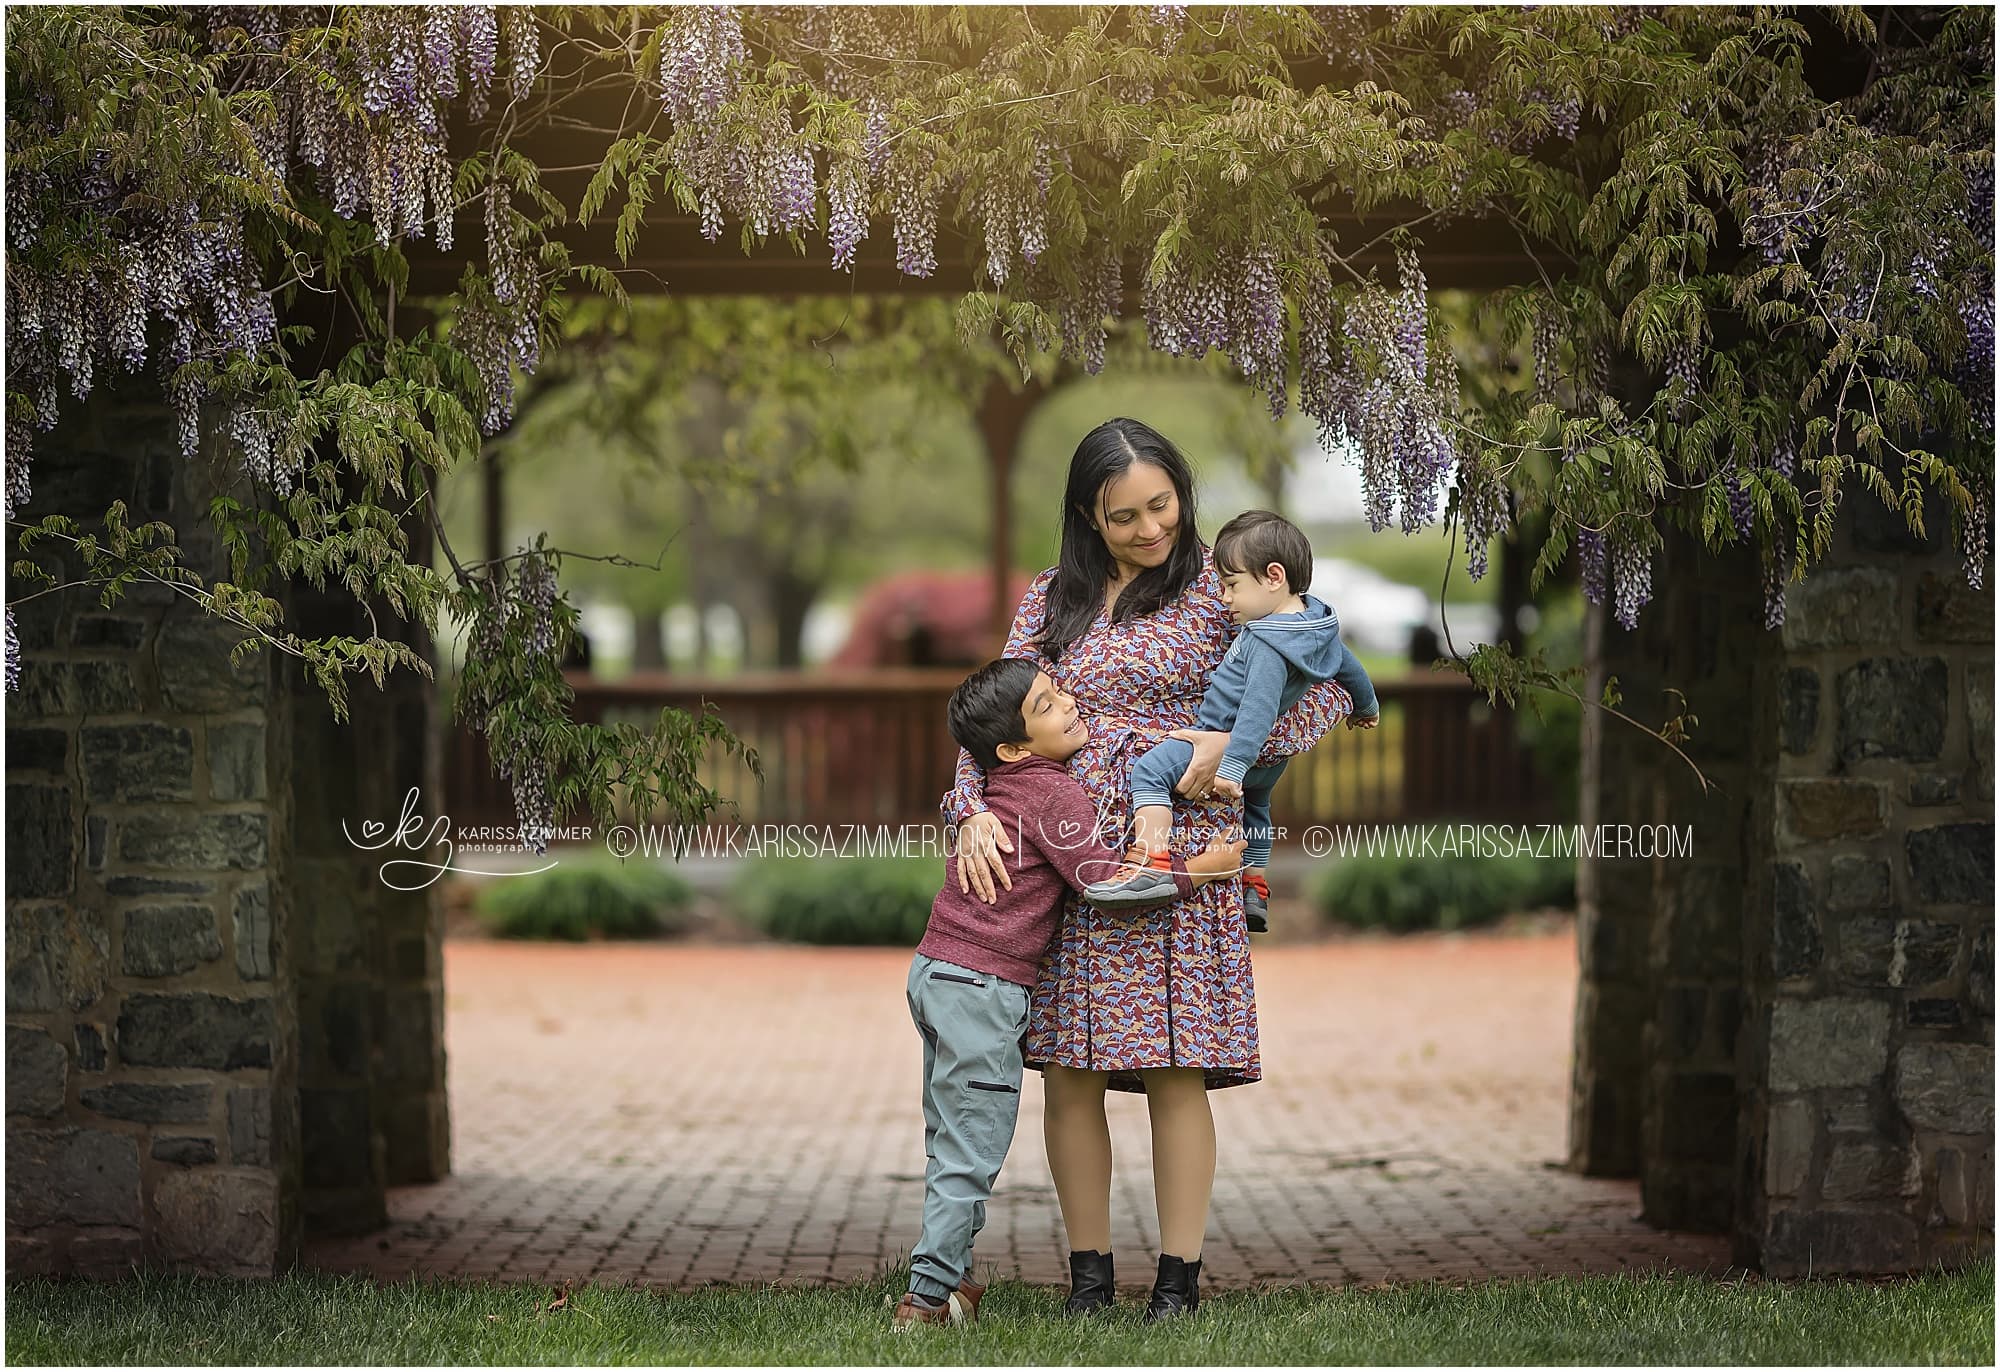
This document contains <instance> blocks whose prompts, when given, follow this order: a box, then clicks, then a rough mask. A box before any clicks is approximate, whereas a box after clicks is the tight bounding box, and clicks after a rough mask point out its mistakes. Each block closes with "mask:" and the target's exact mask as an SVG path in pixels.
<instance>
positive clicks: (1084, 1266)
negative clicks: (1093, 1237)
mask: <svg viewBox="0 0 2000 1372" xmlns="http://www.w3.org/2000/svg"><path fill="white" fill-rule="evenodd" d="M1116 1294H1117V1292H1116V1289H1115V1288H1114V1287H1113V1286H1112V1284H1111V1255H1110V1254H1109V1253H1100V1252H1098V1251H1097V1250H1096V1249H1095V1248H1086V1249H1084V1250H1082V1251H1081V1252H1078V1251H1076V1250H1074V1249H1072V1250H1071V1252H1070V1255H1069V1299H1068V1300H1067V1301H1065V1302H1064V1303H1063V1314H1065V1315H1087V1314H1089V1313H1090V1312H1091V1311H1093V1310H1109V1309H1110V1308H1111V1304H1112V1301H1113V1300H1114V1299H1115V1298H1116Z"/></svg>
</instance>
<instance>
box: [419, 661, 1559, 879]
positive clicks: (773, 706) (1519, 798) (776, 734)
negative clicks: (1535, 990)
mask: <svg viewBox="0 0 2000 1372" xmlns="http://www.w3.org/2000/svg"><path fill="white" fill-rule="evenodd" d="M963 676H964V674H963V673H962V672H959V671H956V670H950V671H934V670H916V669H901V670H873V671H867V672H856V673H840V674H835V673H822V672H813V673H793V672H768V673H745V674H742V675H739V676H731V677H717V678H707V679H703V678H695V677H687V676H677V675H671V674H658V673H652V674H639V675H634V676H630V677H627V678H624V679H622V680H619V681H612V682H606V681H599V680H597V679H596V678H594V677H591V676H589V675H587V674H584V673H572V674H570V675H569V678H568V679H569V682H570V685H571V686H572V687H573V688H574V689H575V691H576V701H575V707H574V715H575V717H576V718H577V719H578V720H579V721H587V722H592V723H603V722H610V721H614V720H618V719H626V720H630V721H631V722H633V723H636V724H639V725H641V726H642V727H643V726H644V725H645V724H646V723H647V722H648V721H649V720H651V719H654V718H657V716H658V715H659V712H660V710H661V708H662V707H667V706H671V707H674V708H677V709H683V710H699V709H701V708H702V707H703V706H704V704H713V705H714V706H715V707H716V708H717V709H718V711H719V712H720V713H721V716H722V718H723V720H724V721H725V722H726V723H727V724H728V726H729V728H730V729H731V731H732V732H734V733H735V734H736V735H737V736H738V737H739V738H741V739H742V740H743V741H744V742H745V743H747V744H748V745H749V746H750V747H752V748H754V749H756V751H757V754H758V758H759V761H760V762H761V764H762V766H763V771H764V781H763V784H762V785H761V786H759V785H758V784H757V782H756V780H755V778H754V777H752V776H751V774H750V772H749V769H748V768H747V767H745V766H744V765H743V763H742V762H741V760H740V759H737V758H730V757H726V756H724V754H723V753H722V750H721V749H719V748H718V749H715V750H712V752H711V754H710V756H709V758H708V760H707V761H706V762H705V763H704V765H703V768H702V774H701V776H702V781H703V783H704V784H706V785H710V786H714V787H717V788H718V789H719V790H720V791H721V792H722V794H723V795H724V796H725V797H727V798H728V799H730V800H732V801H734V802H735V804H736V807H737V808H736V811H735V812H734V813H733V814H730V813H726V814H725V815H724V816H723V817H722V821H723V822H726V823H736V822H742V823H757V824H766V823H793V824H866V825H875V824H892V825H897V824H934V823H937V822H938V809H937V807H938V801H939V799H940V797H942V796H943V794H944V792H945V790H946V789H947V788H948V787H949V786H950V785H951V777H952V768H953V766H954V764H955V763H956V761H957V757H958V748H957V745H956V744H954V743H953V742H952V740H951V736H950V735H949V734H948V733H947V732H946V731H945V725H944V713H945V701H946V699H947V698H948V697H949V696H950V695H951V692H952V689H953V688H954V687H956V686H957V685H958V683H959V682H960V681H961V680H962V679H963ZM1376 693H1377V695H1378V696H1379V697H1380V699H1381V703H1382V723H1381V725H1380V726H1379V727H1378V728H1375V729H1369V730H1351V729H1348V728H1346V727H1344V726H1343V727H1341V728H1338V729H1336V730H1335V731H1334V732H1333V733H1331V734H1329V735H1328V736H1327V737H1326V738H1325V739H1323V740H1321V742H1320V744H1319V746H1318V747H1316V748H1314V749H1313V750H1312V751H1311V752H1309V753H1307V754H1305V755H1304V756H1302V757H1298V758H1294V759H1293V760H1292V765H1291V767H1290V768H1289V769H1287V771H1286V773H1285V776H1284V780H1283V781H1281V782H1280V783H1279V787H1278V792H1277V794H1276V796H1275V797H1274V798H1273V801H1272V811H1273V818H1274V820H1275V822H1276V824H1277V825H1278V826H1279V827H1280V828H1282V829H1283V830H1285V831H1286V833H1285V838H1284V839H1281V842H1284V841H1289V842H1296V841H1298V839H1299V836H1300V835H1301V834H1302V833H1303V831H1304V830H1305V829H1306V828H1307V827H1308V826H1311V825H1315V824H1321V825H1334V824H1349V823H1377V822H1392V821H1401V820H1425V819H1443V818H1450V819H1461V818H1462V819H1493V820H1509V821H1529V820H1540V819H1549V818H1553V816H1554V812H1555V809H1556V807H1555V804H1554V796H1553V794H1552V793H1551V792H1550V791H1549V789H1548V787H1547V786H1546V784H1545V783H1544V782H1543V781H1542V780H1541V779H1540V778H1538V777H1537V776H1536V774H1535V771H1534V768H1533V767H1532V765H1531V764H1530V761H1529V758H1528V756H1527V755H1526V753H1525V751H1524V750H1523V749H1522V748H1521V747H1520V746H1519V744H1518V743H1517V741H1516V739H1515V732H1514V727H1513V717H1512V713H1511V712H1510V711H1508V710H1507V709H1506V708H1505V707H1500V708H1497V709H1496V708H1493V707H1490V706H1488V705H1487V703H1486V699H1485V697H1484V696H1483V695H1482V694H1481V693H1480V692H1479V691H1477V690H1476V689H1474V688H1473V687H1472V686H1471V685H1470V684H1469V683H1467V682H1465V681H1463V680H1461V679H1457V678H1451V677H1446V676H1443V675H1441V674H1440V675H1435V676H1411V677H1403V678H1385V679H1383V680H1380V681H1378V682H1376ZM445 768H446V771H445V805H444V810H445V812H446V813H448V814H450V815H451V817H452V819H453V820H454V822H455V823H459V824H468V823H471V824H506V823H511V822H512V820H513V807H512V802H511V800H510V799H509V792H508V790H507V784H506V783H505V782H504V781H501V780H500V779H499V778H497V777H495V776H494V775H493V769H492V767H491V765H490V763H489V760H488V757H487V753H486V741H485V739H484V738H482V737H481V736H479V735H478V734H476V733H473V732H471V731H469V730H465V729H462V728H459V729H454V730H453V731H452V733H451V736H450V738H449V739H448V742H447V747H446V756H445ZM572 818H573V819H574V820H575V821H576V822H582V821H584V820H586V819H587V818H588V817H587V816H574V817H572Z"/></svg>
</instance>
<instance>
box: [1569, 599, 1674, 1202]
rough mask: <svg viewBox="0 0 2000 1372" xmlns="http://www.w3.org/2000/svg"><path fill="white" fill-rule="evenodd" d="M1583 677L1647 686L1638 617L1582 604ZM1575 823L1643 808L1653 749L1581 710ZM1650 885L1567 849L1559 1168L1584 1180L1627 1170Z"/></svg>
mask: <svg viewBox="0 0 2000 1372" xmlns="http://www.w3.org/2000/svg"><path fill="white" fill-rule="evenodd" d="M1584 616H1585V618H1584V632H1585V639H1586V644H1585V648H1586V658H1587V660H1588V668H1589V672H1590V676H1589V678H1588V679H1587V681H1586V685H1585V690H1584V694H1585V696H1586V697H1587V698H1588V699H1590V700H1593V701H1594V700H1596V699H1598V698H1599V696H1600V695H1601V694H1602V692H1603V689H1604V682H1605V679H1606V677H1607V676H1616V677H1617V678H1618V681H1619V686H1620V689H1621V690H1623V691H1624V692H1625V694H1626V697H1627V698H1628V699H1638V698H1641V697H1644V698H1647V699H1651V698H1655V697H1657V695H1658V691H1659V667H1658V664H1657V663H1656V662H1653V661H1651V660H1650V659H1648V657H1647V656H1646V652H1645V644H1644V642H1643V636H1644V635H1645V634H1646V633H1647V632H1648V630H1647V622H1646V620H1645V619H1643V618H1642V619H1641V620H1640V627H1639V629H1638V631H1636V632H1633V633H1627V632H1626V631H1625V630H1624V629H1622V628H1620V627H1619V626H1618V625H1617V623H1616V622H1614V621H1612V620H1611V618H1610V614H1609V610H1608V608H1607V607H1605V606H1599V605H1591V604H1589V603H1587V602H1586V604H1585V606H1584ZM1582 727H1583V746H1582V755H1581V768H1580V775H1579V777H1578V786H1579V790H1580V794H1579V796H1578V798H1577V820H1578V823H1579V825H1580V827H1581V828H1582V830H1584V831H1585V832H1593V831H1595V830H1596V829H1597V828H1598V826H1599V825H1603V824H1618V823H1635V822H1637V820H1638V816H1639V815H1641V814H1642V813H1644V814H1648V815H1650V813H1651V811H1652V799H1651V795H1650V792H1651V789H1652V788H1651V778H1652V776H1653V768H1654V766H1655V765H1656V761H1655V760H1654V759H1652V758H1651V757H1650V756H1649V754H1648V751H1647V750H1648V749H1649V748H1652V749H1657V748H1658V746H1659V745H1658V744H1655V743H1653V742H1652V741H1651V740H1650V739H1648V738H1647V737H1646V736H1645V735H1643V734H1641V733H1639V732H1638V731H1637V730H1636V729H1633V728H1632V727H1631V726H1630V725H1628V724H1626V723H1624V722H1623V721H1621V720H1616V719H1613V718H1611V717H1609V716H1607V715H1605V714H1604V713H1603V712H1602V711H1600V710H1595V709H1590V708H1586V709H1585V710H1584V711H1583V725H1582ZM1652 902H1653V883H1652V872H1651V869H1650V868H1649V867H1647V866H1644V865H1642V864H1639V863H1635V862H1630V861H1619V862H1610V861H1604V860H1600V859H1592V858H1587V857H1583V856H1579V857H1578V859H1577V867H1576V903H1577V924H1576V933H1577V961H1578V978H1579V979H1578V984H1577V994H1576V1051H1575V1054H1574V1056H1573V1065H1572V1069H1571V1084H1570V1120H1569V1164H1570V1166H1571V1167H1572V1168H1574V1169H1575V1170H1577V1171H1579V1172H1585V1173H1589V1174H1590V1175H1593V1176H1611V1177H1629V1176H1634V1175H1637V1173H1638V1171H1639V1138H1640V1126H1641V1119H1642V1106H1643V1095H1642V1085H1643V1081H1644V1076H1645V1074H1644V1071H1643V1068H1642V1061H1643V1059H1642V1057H1641V1050H1642V1043H1643V1037H1644V1033H1645V1028H1646V1020H1647V1017H1648V1016H1649V1015H1650V1013H1651V1010H1652V983H1651V980H1650V977H1651V971H1650V967H1649V965H1648V962H1647V948H1648V946H1649V943H1650V940H1651V932H1650V931H1651V924H1652Z"/></svg>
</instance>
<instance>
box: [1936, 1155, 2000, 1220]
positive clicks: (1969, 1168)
mask: <svg viewBox="0 0 2000 1372" xmlns="http://www.w3.org/2000/svg"><path fill="white" fill-rule="evenodd" d="M1937 1179H1938V1186H1937V1201H1938V1211H1939V1212H1940V1214H1941V1215H1942V1216H1943V1218H1944V1221H1945V1223H1946V1224H1951V1225H1956V1226H1958V1227H1959V1228H1962V1229H1985V1230H1990V1229H1992V1228H1993V1149H1992V1148H1991V1147H1990V1146H1989V1147H1986V1148H1978V1149H1960V1148H1940V1149H1938V1154H1937Z"/></svg>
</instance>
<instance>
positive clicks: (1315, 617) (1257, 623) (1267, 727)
mask: <svg viewBox="0 0 2000 1372" xmlns="http://www.w3.org/2000/svg"><path fill="white" fill-rule="evenodd" d="M1299 598H1300V599H1301V600H1302V601H1303V602H1304V603H1305V609H1304V611H1302V612H1300V613H1298V614H1279V615H1265V616H1264V617H1263V618H1262V619H1253V620H1251V621H1250V622H1249V623H1248V624H1245V625H1244V626H1243V628H1242V630H1241V632H1239V633H1238V634H1237V635H1236V639H1235V641H1234V642H1233V643H1231V644H1230V645H1229V651H1228V652H1226V653H1224V654H1223V655H1222V663H1221V665H1220V666H1218V667H1217V668H1216V669H1215V674H1214V675H1213V676H1211V677H1210V678H1209V679H1208V690H1207V692H1206V693H1204V694H1203V696H1202V698H1201V712H1200V713H1199V714H1198V715H1197V716H1196V717H1195V718H1196V723H1197V724H1198V726H1199V727H1201V728H1203V729H1217V730H1221V729H1227V730H1228V731H1229V746H1228V747H1226V748H1224V749H1223V750H1222V763H1221V765H1220V766H1218V767H1217V768H1216V769H1215V774H1216V775H1217V776H1219V777H1226V778H1227V779H1228V780H1230V781H1235V782H1241V781H1242V780H1243V774H1244V773H1245V772H1248V771H1249V770H1250V768H1251V766H1252V765H1253V764H1254V763H1255V762H1256V761H1257V755H1258V754H1259V753H1261V752H1263V751H1264V744H1265V741H1266V740H1268V739H1269V738H1270V737H1271V729H1272V727H1273V726H1274V725H1276V724H1277V722H1278V716H1279V715H1281V714H1283V713H1284V712H1285V711H1286V710H1289V709H1290V708H1291V707H1292V706H1293V705H1295V704H1297V703H1298V699H1299V697H1300V696H1302V695H1304V694H1305V693H1306V690H1307V688H1309V687H1311V686H1312V685H1313V684H1314V683H1316V682H1321V681H1325V680H1327V679H1328V678H1329V677H1331V678H1332V679H1333V680H1335V681H1338V682H1339V683H1340V684H1341V685H1342V686H1344V687H1346V688H1347V693H1348V695H1350V696H1352V697H1353V698H1354V714H1355V717H1356V718H1358V719H1368V718H1370V717H1371V716H1373V715H1375V714H1378V713H1379V712H1380V711H1381V705H1380V704H1379V703H1378V702H1377V701H1376V699H1375V684H1374V683H1373V682H1372V681H1370V680H1369V679H1368V673H1367V672H1366V671H1365V670H1363V668H1362V666H1361V660H1360V659H1359V658H1357V657H1355V656H1354V654H1353V653H1351V652H1349V651H1348V650H1347V645H1346V644H1344V643H1342V642H1341V641H1340V616H1339V615H1337V614H1335V613H1334V612H1333V607H1332V606H1331V605H1328V604H1327V603H1326V602H1325V601H1323V600H1321V599H1320V598H1319V597H1318V596H1315V595H1312V594H1311V593H1309V592H1308V593H1306V594H1304V595H1302V596H1300V597H1299Z"/></svg>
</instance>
